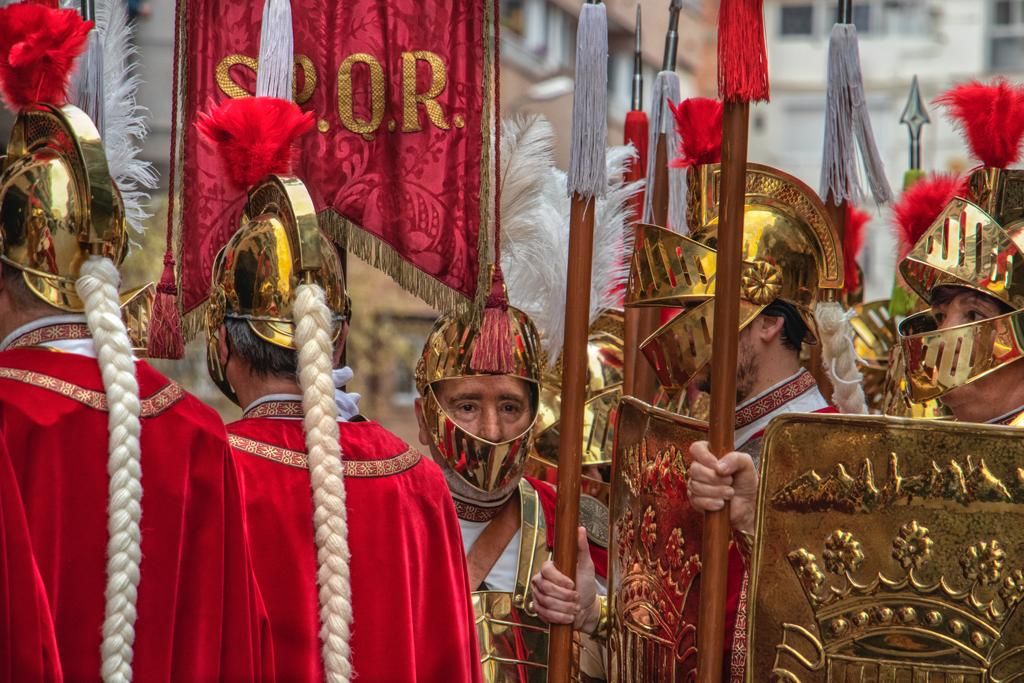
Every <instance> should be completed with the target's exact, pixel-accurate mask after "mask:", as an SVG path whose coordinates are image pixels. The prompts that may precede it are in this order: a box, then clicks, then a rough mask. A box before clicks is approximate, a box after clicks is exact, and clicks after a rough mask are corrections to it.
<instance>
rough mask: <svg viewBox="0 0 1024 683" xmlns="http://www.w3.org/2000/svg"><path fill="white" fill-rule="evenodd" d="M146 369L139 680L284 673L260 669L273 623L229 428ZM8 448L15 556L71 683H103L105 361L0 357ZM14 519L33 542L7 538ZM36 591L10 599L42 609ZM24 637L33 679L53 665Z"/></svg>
mask: <svg viewBox="0 0 1024 683" xmlns="http://www.w3.org/2000/svg"><path fill="white" fill-rule="evenodd" d="M136 369H137V376H138V380H139V388H140V394H141V397H142V416H143V417H142V491H143V493H142V522H141V531H142V566H141V578H140V584H139V594H138V603H137V608H138V619H137V621H136V624H135V634H136V635H135V653H134V659H133V662H132V668H133V670H134V676H135V680H137V681H147V682H148V681H171V680H178V681H251V680H255V679H257V678H259V677H260V675H261V671H262V670H263V668H264V667H265V666H272V664H270V662H269V661H268V662H267V663H266V664H264V663H263V661H262V660H263V658H264V657H267V656H268V653H267V650H266V649H264V648H263V647H262V646H261V637H262V636H265V634H264V633H262V632H261V629H262V628H263V627H264V626H265V624H264V623H263V622H261V615H262V616H263V617H264V618H265V613H262V611H261V610H262V603H261V601H260V598H259V595H258V593H257V591H256V585H255V581H254V579H253V575H252V567H251V564H250V561H249V558H248V555H247V548H246V535H245V520H244V512H243V506H242V501H241V498H240V485H239V482H238V479H237V474H236V471H235V468H234V466H233V464H232V461H231V455H230V451H229V449H228V447H227V444H226V434H225V432H224V427H223V425H222V424H221V422H220V419H219V417H218V416H217V414H216V413H215V412H213V411H212V410H211V409H210V408H208V407H206V406H204V405H203V404H202V403H200V402H199V401H198V400H197V399H195V398H193V397H192V396H190V395H189V394H187V393H186V392H185V391H184V390H182V389H181V388H180V387H179V386H178V385H176V384H174V383H173V382H171V381H170V380H168V379H167V378H165V377H164V376H163V375H161V374H160V373H158V372H157V371H156V370H154V369H153V368H152V367H150V366H149V365H148V364H147V363H145V362H139V363H137V364H136ZM0 438H2V440H3V445H4V450H3V451H0V459H2V467H0V483H3V481H4V475H3V472H4V468H9V471H10V472H11V473H13V484H14V485H15V486H16V490H17V494H18V495H20V505H13V503H14V502H15V501H16V500H17V498H16V497H15V496H13V495H12V496H10V497H9V496H8V495H7V493H6V492H4V494H3V509H4V510H3V514H4V530H5V534H7V535H6V536H5V539H4V541H5V543H7V545H8V551H10V550H13V551H14V552H16V553H20V554H22V555H24V557H23V558H21V559H27V558H33V559H34V560H35V565H36V567H37V569H38V574H39V577H40V580H41V583H42V585H43V586H45V597H46V600H47V604H48V606H49V618H50V619H51V620H52V625H53V629H54V633H55V636H56V644H57V647H58V648H59V651H60V664H61V667H62V668H63V675H64V677H65V679H66V680H69V681H90V680H92V681H95V680H99V672H100V641H101V636H100V632H101V624H102V621H103V612H104V590H105V586H106V544H107V486H108V478H107V412H106V397H105V395H104V393H103V383H102V381H101V378H100V371H99V366H98V364H97V362H96V360H95V359H92V358H88V357H85V356H80V355H76V354H71V353H61V352H58V351H52V350H48V349H45V348H39V347H30V348H17V349H13V350H8V351H3V352H0ZM12 507H13V508H14V509H13V510H11V508H12ZM18 508H20V510H19V509H18ZM9 512H10V513H11V514H12V515H13V516H14V517H17V516H18V514H19V512H20V514H21V515H22V516H23V519H24V523H25V526H26V530H27V536H25V535H23V536H21V537H18V536H17V535H15V536H11V535H10V534H11V530H12V529H16V527H8V526H7V519H8V513H9ZM12 542H13V543H14V544H15V547H14V548H13V549H12V548H11V547H10V546H11V543H12ZM8 557H10V552H8ZM29 585H31V583H26V584H24V585H16V586H14V590H13V592H12V591H11V586H5V585H3V584H0V589H3V590H5V592H6V595H5V596H4V597H3V598H2V599H3V600H6V605H7V607H8V609H9V608H10V607H11V605H12V604H13V605H16V604H17V601H23V602H24V601H26V600H31V598H30V597H29V595H28V593H29V591H27V590H25V586H29ZM23 592H24V593H25V594H24V595H23V594H22V593H23ZM37 604H38V603H37ZM43 616H45V615H40V620H42V617H43ZM12 635H13V639H12V640H11V641H10V643H11V648H12V653H13V654H12V656H13V658H14V661H15V662H29V664H26V665H25V666H30V667H31V666H34V665H32V664H31V660H32V659H36V658H39V657H44V656H45V655H42V654H41V653H40V652H38V651H37V648H38V647H39V643H40V640H41V637H40V636H39V634H37V633H35V632H32V631H31V630H30V631H29V632H18V633H14V634H12ZM43 641H44V645H45V639H43ZM18 666H19V667H20V666H21V664H18ZM18 673H19V676H18V678H19V680H30V679H31V675H30V674H29V673H28V672H27V671H19V672H18Z"/></svg>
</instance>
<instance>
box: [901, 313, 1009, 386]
mask: <svg viewBox="0 0 1024 683" xmlns="http://www.w3.org/2000/svg"><path fill="white" fill-rule="evenodd" d="M899 332H900V345H901V347H902V356H903V362H904V372H905V374H906V379H907V391H908V393H909V394H910V398H911V400H912V401H915V402H923V401H927V400H929V399H933V398H938V397H940V396H942V395H944V394H945V393H947V392H949V391H950V390H952V389H955V388H957V387H961V386H964V385H966V384H970V383H971V382H974V381H977V380H979V379H981V378H982V377H986V376H988V375H990V374H992V373H993V372H996V371H997V370H999V369H1001V368H1003V367H1005V366H1007V365H1009V364H1010V363H1013V362H1016V361H1018V360H1020V358H1021V356H1022V355H1024V353H1022V348H1024V311H1013V312H1011V313H1007V314H1005V315H1000V316H996V317H994V318H987V319H985V320H979V321H977V322H973V323H967V324H965V325H957V326H955V327H948V328H945V329H939V327H938V324H937V323H936V321H935V317H934V316H933V315H932V313H931V311H923V312H921V313H917V314H915V315H912V316H910V317H908V318H907V319H905V320H904V321H903V322H902V323H900V327H899Z"/></svg>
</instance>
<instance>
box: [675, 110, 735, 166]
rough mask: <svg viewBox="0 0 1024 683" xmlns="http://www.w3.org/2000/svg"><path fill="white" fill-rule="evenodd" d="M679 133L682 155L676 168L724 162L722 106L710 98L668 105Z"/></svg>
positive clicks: (676, 159)
mask: <svg viewBox="0 0 1024 683" xmlns="http://www.w3.org/2000/svg"><path fill="white" fill-rule="evenodd" d="M668 106H669V108H670V109H671V110H672V114H673V116H675V119H676V131H677V132H678V133H679V150H678V154H679V156H678V157H676V158H675V159H672V160H671V161H670V162H668V165H669V166H671V167H672V168H689V167H691V166H701V165H703V164H717V163H718V162H720V161H721V160H722V109H723V107H722V103H721V102H720V101H719V100H713V99H710V98H708V97H691V98H689V99H686V100H683V101H682V102H680V103H679V104H675V103H674V102H669V103H668Z"/></svg>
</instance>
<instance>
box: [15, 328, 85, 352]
mask: <svg viewBox="0 0 1024 683" xmlns="http://www.w3.org/2000/svg"><path fill="white" fill-rule="evenodd" d="M16 332H17V331H16ZM91 338H92V334H91V333H90V332H89V326H88V325H86V324H85V323H84V322H77V321H76V322H56V321H54V322H52V323H50V324H46V325H41V326H38V327H31V328H30V329H28V330H26V331H24V332H22V333H21V334H17V336H15V337H14V338H13V339H10V340H9V341H8V342H7V343H6V344H5V345H4V346H3V347H2V349H3V350H4V351H6V350H9V349H25V348H31V347H35V346H39V345H41V344H45V343H47V342H55V341H75V340H80V339H91Z"/></svg>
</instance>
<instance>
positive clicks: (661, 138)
mask: <svg viewBox="0 0 1024 683" xmlns="http://www.w3.org/2000/svg"><path fill="white" fill-rule="evenodd" d="M654 154H655V156H654V164H655V166H654V168H655V171H654V183H653V185H652V187H651V205H652V211H651V220H652V221H653V222H654V224H655V225H660V226H663V227H668V204H669V185H668V136H667V135H665V134H664V133H661V134H659V135H658V142H657V145H656V146H655V150H654ZM636 239H638V240H639V239H641V236H640V234H639V231H638V233H637V236H636ZM659 316H660V313H659V309H658V308H654V307H651V306H642V307H638V308H628V309H626V329H625V335H626V338H625V339H624V340H623V341H624V346H625V350H624V355H623V362H624V364H625V376H624V377H623V385H624V386H623V393H624V394H625V395H626V396H634V397H636V398H639V399H640V400H642V401H647V402H648V403H650V402H652V401H653V400H654V396H655V394H656V393H657V392H658V378H657V377H656V376H655V374H654V368H652V367H651V364H650V363H648V362H647V359H646V358H644V357H643V354H642V353H640V343H641V342H643V340H645V339H647V337H649V336H650V335H651V333H653V332H654V330H656V329H657V328H658V324H659V320H660V318H659Z"/></svg>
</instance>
